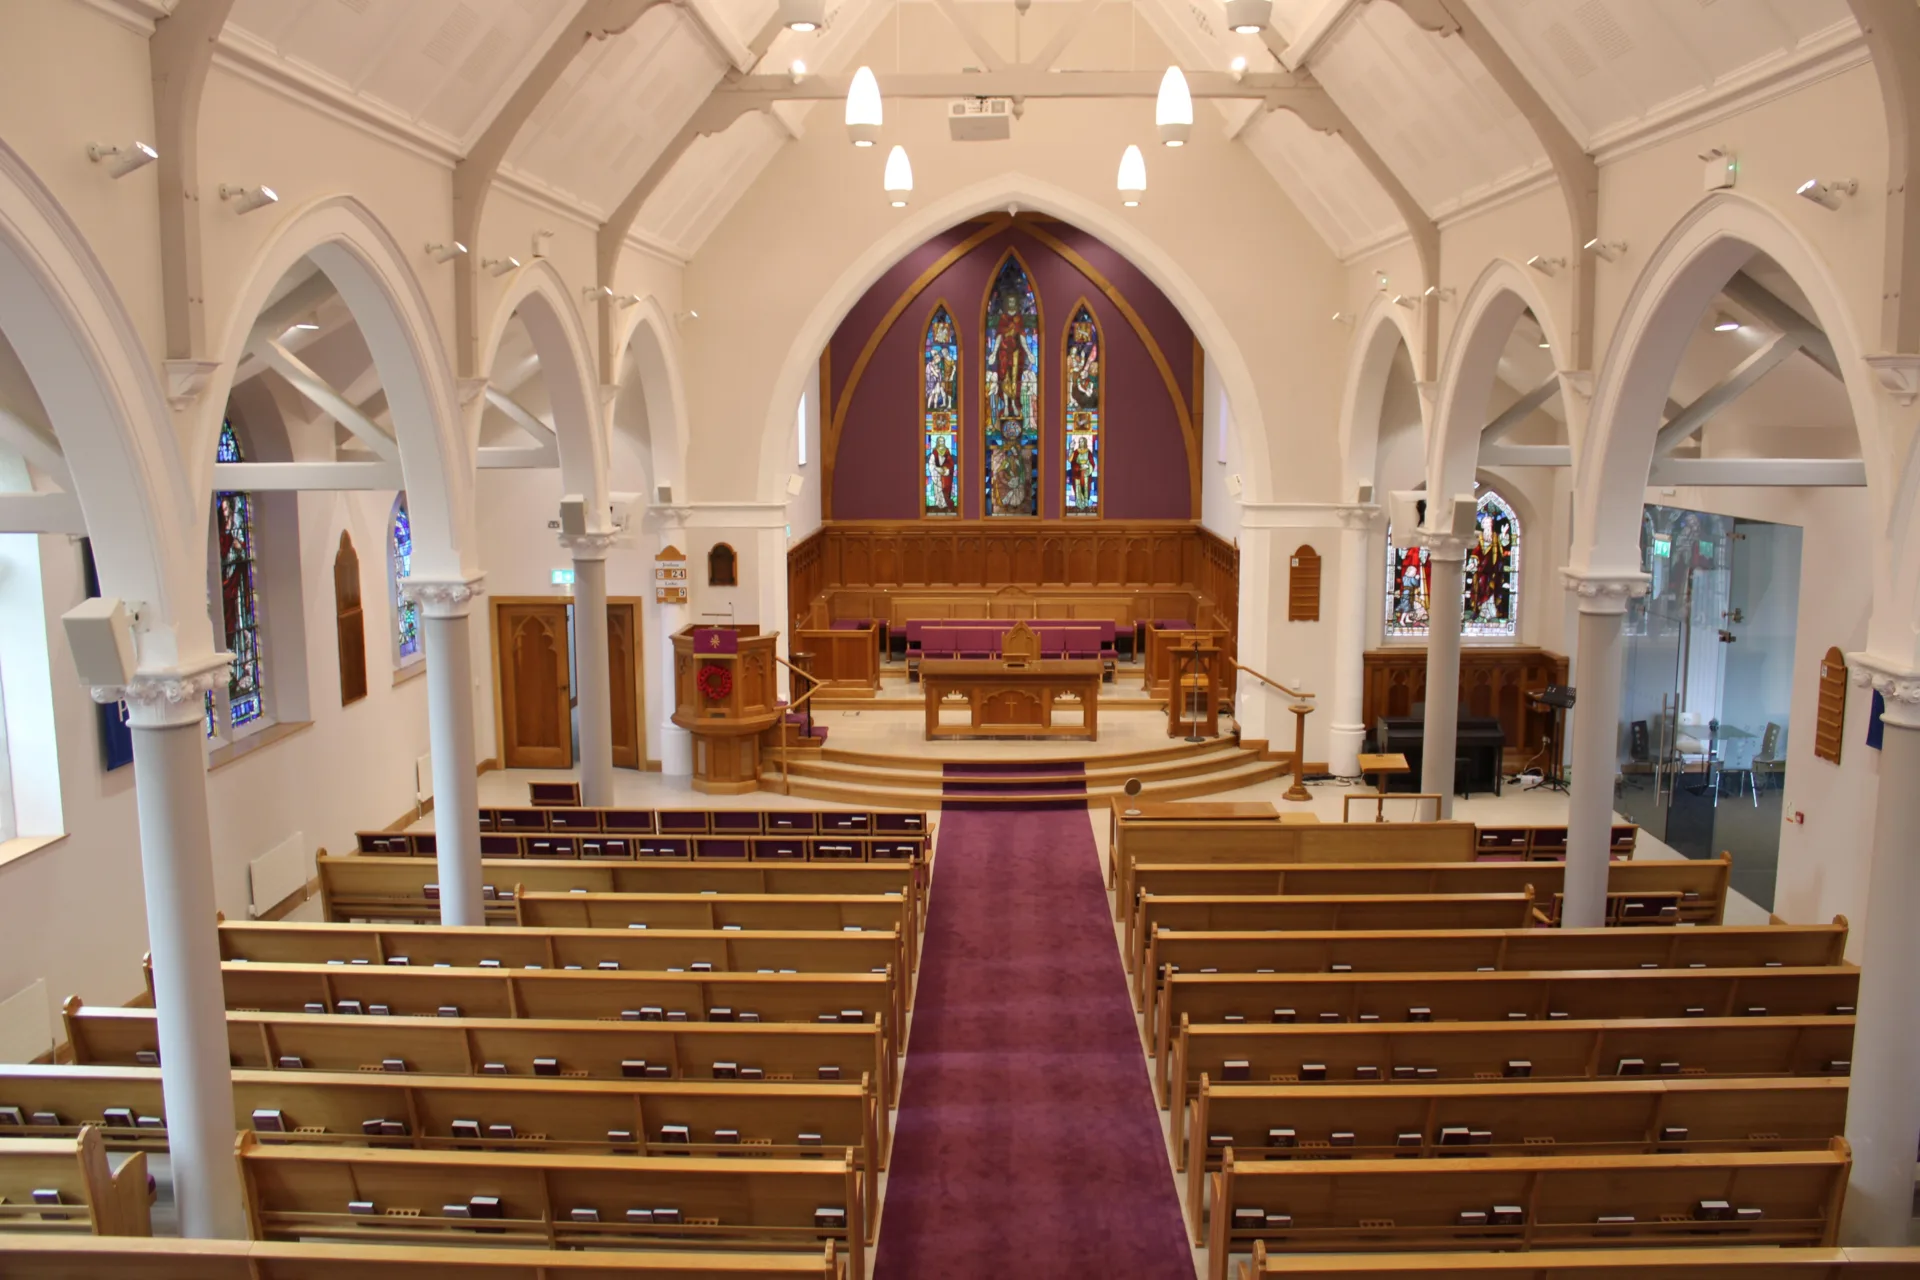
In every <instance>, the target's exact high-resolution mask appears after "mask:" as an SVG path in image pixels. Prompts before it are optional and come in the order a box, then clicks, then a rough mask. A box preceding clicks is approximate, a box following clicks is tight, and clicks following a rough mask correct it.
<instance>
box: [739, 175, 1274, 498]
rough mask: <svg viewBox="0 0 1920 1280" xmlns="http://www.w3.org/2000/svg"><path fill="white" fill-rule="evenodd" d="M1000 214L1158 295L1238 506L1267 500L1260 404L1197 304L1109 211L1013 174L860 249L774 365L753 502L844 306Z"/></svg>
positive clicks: (1240, 362)
mask: <svg viewBox="0 0 1920 1280" xmlns="http://www.w3.org/2000/svg"><path fill="white" fill-rule="evenodd" d="M1009 204H1017V205H1019V206H1020V208H1022V209H1024V210H1029V211H1032V212H1038V213H1048V214H1052V215H1053V216H1054V217H1057V218H1060V219H1063V220H1064V221H1066V222H1070V223H1072V224H1074V225H1075V226H1078V227H1080V228H1081V229H1082V230H1084V231H1087V232H1088V233H1090V234H1092V235H1095V236H1098V237H1099V238H1100V239H1101V240H1103V241H1105V242H1106V243H1107V244H1109V245H1111V246H1112V247H1113V248H1114V249H1116V250H1118V251H1119V252H1121V253H1123V254H1125V255H1126V257H1127V260H1128V261H1129V262H1131V263H1133V265H1134V266H1136V267H1138V268H1139V269H1140V271H1141V273H1142V274H1144V275H1145V276H1146V277H1147V278H1148V279H1149V280H1151V281H1153V283H1154V285H1155V286H1156V287H1158V288H1159V290H1160V291H1161V292H1162V293H1164V294H1166V295H1167V297H1168V299H1169V300H1171V301H1172V303H1173V305H1174V306H1175V307H1176V308H1178V309H1179V311H1180V314H1181V316H1182V318H1184V319H1185V320H1186V322H1187V323H1188V325H1189V326H1191V327H1192V329H1193V332H1194V333H1195V335H1196V336H1198V337H1199V339H1200V343H1201V345H1202V346H1203V347H1205V348H1206V352H1207V359H1208V360H1209V361H1210V362H1211V363H1212V365H1213V368H1214V370H1215V372H1217V373H1218V374H1219V376H1220V381H1221V384H1222V385H1223V386H1224V387H1225V388H1226V391H1227V399H1228V401H1229V403H1230V404H1231V406H1232V414H1231V420H1232V427H1233V430H1234V434H1235V437H1236V440H1237V443H1238V444H1239V446H1240V456H1241V457H1242V458H1244V459H1246V461H1247V469H1248V471H1249V472H1251V473H1252V474H1251V475H1250V476H1249V477H1248V483H1247V493H1246V498H1245V500H1246V501H1248V502H1265V501H1267V500H1268V499H1269V498H1270V497H1271V496H1272V488H1273V473H1272V469H1271V466H1270V464H1269V461H1268V454H1267V431H1266V422H1265V418H1264V417H1263V415H1262V412H1261V405H1260V397H1259V395H1258V394H1257V393H1256V392H1255V391H1254V386H1253V372H1252V369H1251V368H1250V367H1249V366H1248V364H1247V361H1246V358H1245V356H1244V355H1242V353H1241V351H1240V347H1239V344H1238V343H1237V342H1235V341H1234V339H1233V337H1232V335H1231V334H1230V333H1229V331H1228V329H1227V325H1226V322H1225V321H1224V320H1222V319H1221V318H1220V314H1219V312H1218V311H1216V310H1214V307H1213V304H1212V303H1211V302H1209V301H1208V300H1207V297H1206V294H1205V293H1204V292H1202V290H1201V289H1200V287H1199V286H1198V285H1197V284H1195V283H1194V281H1193V278H1192V277H1191V276H1189V275H1188V274H1187V273H1186V271H1185V269H1184V268H1182V267H1181V266H1180V265H1179V263H1178V262H1177V261H1176V260H1175V258H1174V256H1173V255H1172V254H1171V253H1169V252H1168V251H1167V250H1166V249H1164V248H1162V247H1161V246H1160V245H1159V244H1158V243H1157V242H1156V241H1154V240H1153V239H1151V238H1150V237H1148V236H1146V235H1144V234H1143V233H1141V232H1140V231H1139V230H1138V229H1136V228H1135V227H1134V226H1133V225H1132V224H1130V223H1128V222H1127V221H1126V220H1125V219H1123V218H1121V217H1119V216H1117V215H1116V214H1115V213H1114V212H1113V211H1112V210H1110V209H1106V208H1103V207H1102V206H1100V205H1096V204H1094V203H1092V202H1091V201H1089V200H1086V199H1083V198H1082V197H1080V196H1077V195H1074V194H1072V193H1071V192H1068V191H1065V190H1063V189H1061V188H1060V187H1057V186H1055V185H1053V184H1052V183H1049V182H1043V181H1041V180H1039V179H1037V178H1032V177H1028V176H1027V175H1026V174H1023V173H1006V174H1000V175H998V176H996V177H994V178H991V179H988V180H987V181H985V182H981V183H976V184H975V185H973V186H971V187H965V188H962V189H961V190H959V191H956V192H954V193H953V194H952V195H949V196H946V197H945V198H943V199H941V200H937V201H935V202H934V203H932V204H930V205H928V206H927V207H926V208H925V209H923V210H922V211H921V212H919V213H918V214H916V215H914V216H913V217H911V218H909V219H907V220H906V221H905V222H902V223H901V224H900V225H899V226H898V227H896V228H895V229H894V230H893V231H891V232H889V233H888V234H887V235H884V236H882V237H880V238H879V239H878V240H877V241H875V242H874V243H873V244H872V245H870V246H868V248H867V249H866V251H865V252H863V253H861V254H860V255H859V257H857V258H855V259H854V260H853V261H852V262H851V263H849V264H848V265H847V268H846V269H845V270H844V271H843V272H841V274H840V278H839V279H838V280H837V281H835V283H834V285H833V287H832V288H831V289H829V290H828V291H827V292H826V293H825V295H824V296H822V297H821V299H820V301H819V303H818V304H816V305H815V307H814V309H813V311H812V313H811V314H809V315H808V317H807V319H806V321H805V323H803V324H802V325H801V326H800V330H799V332H798V333H797V334H796V335H795V337H794V340H793V345H792V346H791V347H790V348H789V349H788V352H787V356H786V359H785V360H784V361H783V362H782V363H781V366H780V373H779V377H778V378H777V380H776V381H775V383H774V388H773V395H772V398H771V400H770V402H769V403H768V405H767V420H766V425H765V427H764V428H763V429H762V432H761V439H760V485H759V496H760V500H761V501H763V502H784V501H785V500H786V474H785V461H786V442H787V440H788V438H789V437H790V436H791V435H792V433H793V406H794V405H795V404H796V403H798V402H799V398H800V393H801V392H802V391H803V390H805V389H806V387H807V385H808V384H807V381H806V380H807V379H808V378H812V377H817V376H818V369H819V358H820V351H821V349H822V348H823V347H825V346H826V344H827V342H828V340H829V339H831V338H832V337H833V331H834V329H835V328H837V327H838V326H839V324H840V321H841V320H842V319H844V318H845V316H846V314H847V312H848V311H850V310H851V309H852V308H853V305H854V303H856V302H858V301H859V300H860V297H861V296H862V295H863V294H865V293H866V291H867V289H868V288H870V287H871V286H872V284H873V282H874V281H876V280H878V279H879V278H880V276H881V274H882V273H883V272H885V271H886V269H887V268H888V267H890V266H892V265H893V264H894V263H895V262H897V261H899V260H900V258H902V257H903V256H905V255H906V254H907V253H908V252H909V251H911V250H912V249H913V248H914V246H916V245H918V244H920V243H922V242H923V241H925V240H926V239H927V238H928V237H929V236H932V235H933V234H935V233H936V232H939V231H941V230H944V229H945V228H947V227H950V226H953V225H954V224H955V223H957V222H962V221H964V220H966V219H967V218H971V217H975V216H977V215H979V214H982V213H991V212H994V211H996V210H1004V209H1005V208H1007V206H1008V205H1009Z"/></svg>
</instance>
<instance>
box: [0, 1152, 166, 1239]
mask: <svg viewBox="0 0 1920 1280" xmlns="http://www.w3.org/2000/svg"><path fill="white" fill-rule="evenodd" d="M36 1127H37V1126H36ZM149 1204H150V1201H149V1199H148V1196H147V1161H146V1157H145V1156H144V1155H135V1156H134V1157H133V1159H131V1160H129V1161H127V1162H126V1163H125V1164H123V1165H122V1166H121V1167H120V1170H119V1172H118V1173H116V1172H114V1171H113V1170H112V1169H111V1168H110V1167H109V1165H108V1163H107V1152H106V1145H105V1143H104V1142H103V1141H102V1140H101V1137H100V1131H99V1130H97V1129H95V1128H93V1127H92V1126H86V1127H83V1128H82V1129H81V1130H80V1131H79V1132H78V1133H77V1134H75V1135H73V1136H72V1137H62V1138H50V1137H48V1138H14V1139H10V1140H8V1141H6V1142H0V1231H4V1232H6V1233H8V1240H9V1242H10V1240H11V1236H12V1233H15V1232H20V1233H27V1234H66V1233H78V1234H81V1235H96V1236H147V1235H152V1234H153V1229H152V1227H151V1225H150V1220H149ZM54 1206H59V1207H57V1208H56V1207H54ZM8 1247H10V1243H9V1244H0V1254H4V1253H5V1252H6V1249H7V1248H8Z"/></svg>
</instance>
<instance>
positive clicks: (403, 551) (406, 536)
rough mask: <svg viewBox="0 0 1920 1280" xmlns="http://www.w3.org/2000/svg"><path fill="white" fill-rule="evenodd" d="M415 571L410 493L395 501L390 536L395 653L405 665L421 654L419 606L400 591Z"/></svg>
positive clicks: (389, 563)
mask: <svg viewBox="0 0 1920 1280" xmlns="http://www.w3.org/2000/svg"><path fill="white" fill-rule="evenodd" d="M412 572H413V520H412V518H411V517H409V516H408V515H407V495H406V494H404V493H403V494H401V495H400V496H399V497H397V498H395V499H394V500H393V529H392V533H391V535H390V536H389V537H388V539H387V577H388V579H389V582H390V586H391V589H392V592H393V631H394V636H393V639H394V656H395V658H396V659H397V661H398V665H400V666H405V665H406V664H407V663H409V662H412V661H413V660H414V659H415V658H417V657H419V656H420V606H419V605H418V604H415V603H414V602H413V601H411V600H409V599H407V598H406V597H405V596H404V595H402V594H401V591H400V584H401V583H402V582H404V581H406V578H407V575H408V574H410V573H412Z"/></svg>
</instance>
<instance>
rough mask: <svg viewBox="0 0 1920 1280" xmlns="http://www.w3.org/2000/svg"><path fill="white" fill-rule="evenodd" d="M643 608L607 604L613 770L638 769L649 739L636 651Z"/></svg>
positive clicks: (638, 657) (608, 683)
mask: <svg viewBox="0 0 1920 1280" xmlns="http://www.w3.org/2000/svg"><path fill="white" fill-rule="evenodd" d="M639 611H640V610H639V607H638V606H637V605H634V604H622V603H618V602H614V601H609V602H608V603H607V660H608V663H609V664H610V665H611V666H612V668H613V670H612V672H611V673H610V678H609V680H608V682H607V692H608V694H609V696H610V697H612V699H613V766H614V768H616V769H638V768H640V767H641V765H642V760H641V757H642V755H643V754H644V752H643V751H642V750H641V744H642V742H643V741H644V739H645V737H646V735H645V734H644V733H642V732H641V729H640V655H639V654H638V653H636V652H635V651H634V645H635V644H636V643H637V638H638V635H639V618H638V617H637V616H636V615H637V614H638V613H639Z"/></svg>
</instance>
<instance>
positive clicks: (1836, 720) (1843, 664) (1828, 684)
mask: <svg viewBox="0 0 1920 1280" xmlns="http://www.w3.org/2000/svg"><path fill="white" fill-rule="evenodd" d="M1846 723H1847V657H1846V655H1845V654H1843V653H1841V652H1840V650H1839V649H1838V648H1837V647H1836V648H1832V649H1828V650H1827V656H1826V657H1824V658H1822V659H1820V700H1819V702H1818V704H1817V706H1816V712H1815V715H1814V721H1813V754H1814V758H1815V759H1818V760H1828V761H1831V762H1833V763H1834V764H1839V763H1840V750H1841V746H1842V744H1843V742H1844V740H1845V737H1844V735H1845V731H1846Z"/></svg>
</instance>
